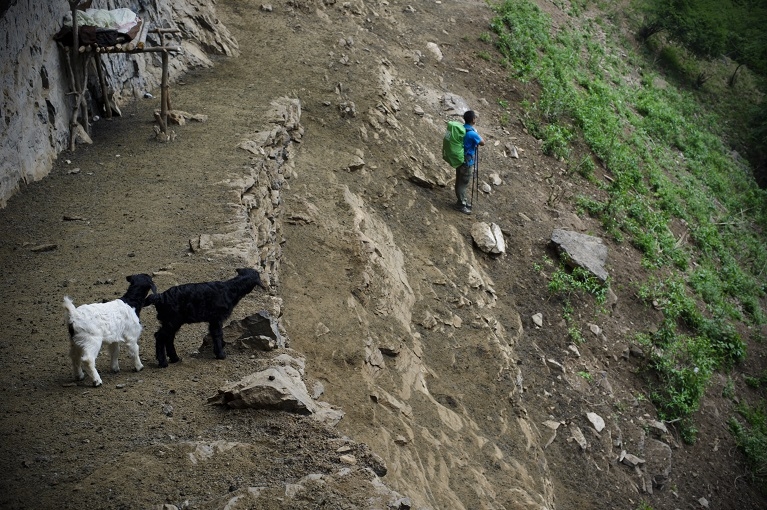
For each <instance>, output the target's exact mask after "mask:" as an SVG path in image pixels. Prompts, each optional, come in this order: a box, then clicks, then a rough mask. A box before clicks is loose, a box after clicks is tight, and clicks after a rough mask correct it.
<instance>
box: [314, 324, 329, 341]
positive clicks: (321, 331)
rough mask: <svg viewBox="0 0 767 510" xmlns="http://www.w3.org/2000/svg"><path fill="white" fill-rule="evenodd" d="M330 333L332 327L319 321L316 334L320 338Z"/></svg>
mask: <svg viewBox="0 0 767 510" xmlns="http://www.w3.org/2000/svg"><path fill="white" fill-rule="evenodd" d="M328 333H330V329H329V328H328V327H327V326H326V325H324V324H323V323H321V322H318V323H317V326H316V327H315V328H314V336H316V337H317V338H319V337H321V336H322V335H327V334H328Z"/></svg>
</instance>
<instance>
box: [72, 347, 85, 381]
mask: <svg viewBox="0 0 767 510" xmlns="http://www.w3.org/2000/svg"><path fill="white" fill-rule="evenodd" d="M82 354H83V353H82V350H81V349H80V348H79V347H78V346H77V344H76V343H75V342H74V340H71V341H70V342H69V358H70V359H71V360H72V375H74V376H75V380H76V381H82V380H83V379H85V372H83V367H82V364H81V362H80V361H81V359H82Z"/></svg>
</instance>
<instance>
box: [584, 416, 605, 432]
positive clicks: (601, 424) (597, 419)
mask: <svg viewBox="0 0 767 510" xmlns="http://www.w3.org/2000/svg"><path fill="white" fill-rule="evenodd" d="M586 418H588V419H589V421H590V422H591V424H592V425H593V426H594V429H596V431H597V432H602V430H603V429H604V428H605V420H604V419H602V417H601V416H599V415H598V414H596V413H586Z"/></svg>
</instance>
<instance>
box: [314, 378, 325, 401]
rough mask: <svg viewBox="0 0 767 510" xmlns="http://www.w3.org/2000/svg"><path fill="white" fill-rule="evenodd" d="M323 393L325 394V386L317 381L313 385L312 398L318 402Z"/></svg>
mask: <svg viewBox="0 0 767 510" xmlns="http://www.w3.org/2000/svg"><path fill="white" fill-rule="evenodd" d="M323 393H325V385H324V384H322V383H321V382H320V381H315V382H314V384H313V385H312V398H313V399H314V400H317V399H318V398H320V396H321V395H322V394H323Z"/></svg>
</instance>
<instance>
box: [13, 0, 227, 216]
mask: <svg viewBox="0 0 767 510" xmlns="http://www.w3.org/2000/svg"><path fill="white" fill-rule="evenodd" d="M0 7H1V8H0V13H1V14H0V15H1V16H2V17H0V48H1V50H0V95H1V101H0V103H1V105H0V207H5V205H6V203H7V201H8V199H9V198H10V197H11V196H12V195H13V193H14V192H16V191H17V190H18V188H19V185H20V184H22V183H27V182H31V181H35V180H39V179H42V178H43V177H45V176H46V175H48V173H49V172H50V170H51V168H52V166H53V162H54V160H55V159H56V158H57V156H58V154H59V153H60V152H61V151H62V150H65V149H67V146H68V140H69V116H70V114H71V110H72V104H71V101H72V99H71V97H70V96H68V95H67V92H68V91H69V89H68V86H67V84H68V83H69V78H68V75H67V73H66V71H65V68H66V65H65V63H64V59H63V56H62V54H61V52H60V50H59V48H58V46H57V45H56V43H55V42H54V40H53V38H52V36H53V35H54V34H55V33H56V32H57V31H58V30H59V29H60V28H61V25H62V20H63V17H64V15H65V14H66V13H67V12H69V3H68V2H67V1H66V0H48V1H45V2H40V1H38V0H16V1H6V2H3V4H2V5H1V6H0ZM92 7H93V8H99V9H116V8H129V9H131V10H133V11H134V12H136V13H137V14H138V15H139V16H140V17H141V18H142V19H143V20H144V21H145V22H148V23H149V24H150V26H152V27H154V26H165V27H168V26H175V27H178V28H179V29H181V36H182V48H183V52H182V54H181V55H177V56H174V57H173V58H171V59H170V76H171V80H172V79H173V78H174V77H177V76H179V75H180V74H181V73H183V72H184V71H185V70H186V69H188V68H190V67H194V66H210V65H212V62H211V60H210V55H211V54H219V55H235V54H237V53H238V46H237V42H236V41H235V40H234V39H233V38H232V36H231V35H230V33H229V31H228V30H227V29H226V27H225V26H223V24H221V23H220V22H219V21H218V19H217V18H216V12H215V2H210V1H206V0H94V1H93V4H92ZM153 37H156V36H154V35H150V36H149V40H150V42H151V41H152V38H153ZM155 41H157V39H155ZM101 58H103V59H104V62H105V70H106V77H107V81H108V83H109V85H110V86H111V87H112V88H113V90H114V91H115V100H116V102H117V103H118V104H121V103H125V102H127V101H130V100H132V99H133V98H135V97H139V96H140V95H142V94H143V93H144V92H145V91H153V90H155V89H157V88H158V85H159V82H160V74H161V70H160V56H159V54H149V53H145V54H135V55H126V54H116V55H111V56H109V57H101Z"/></svg>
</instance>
